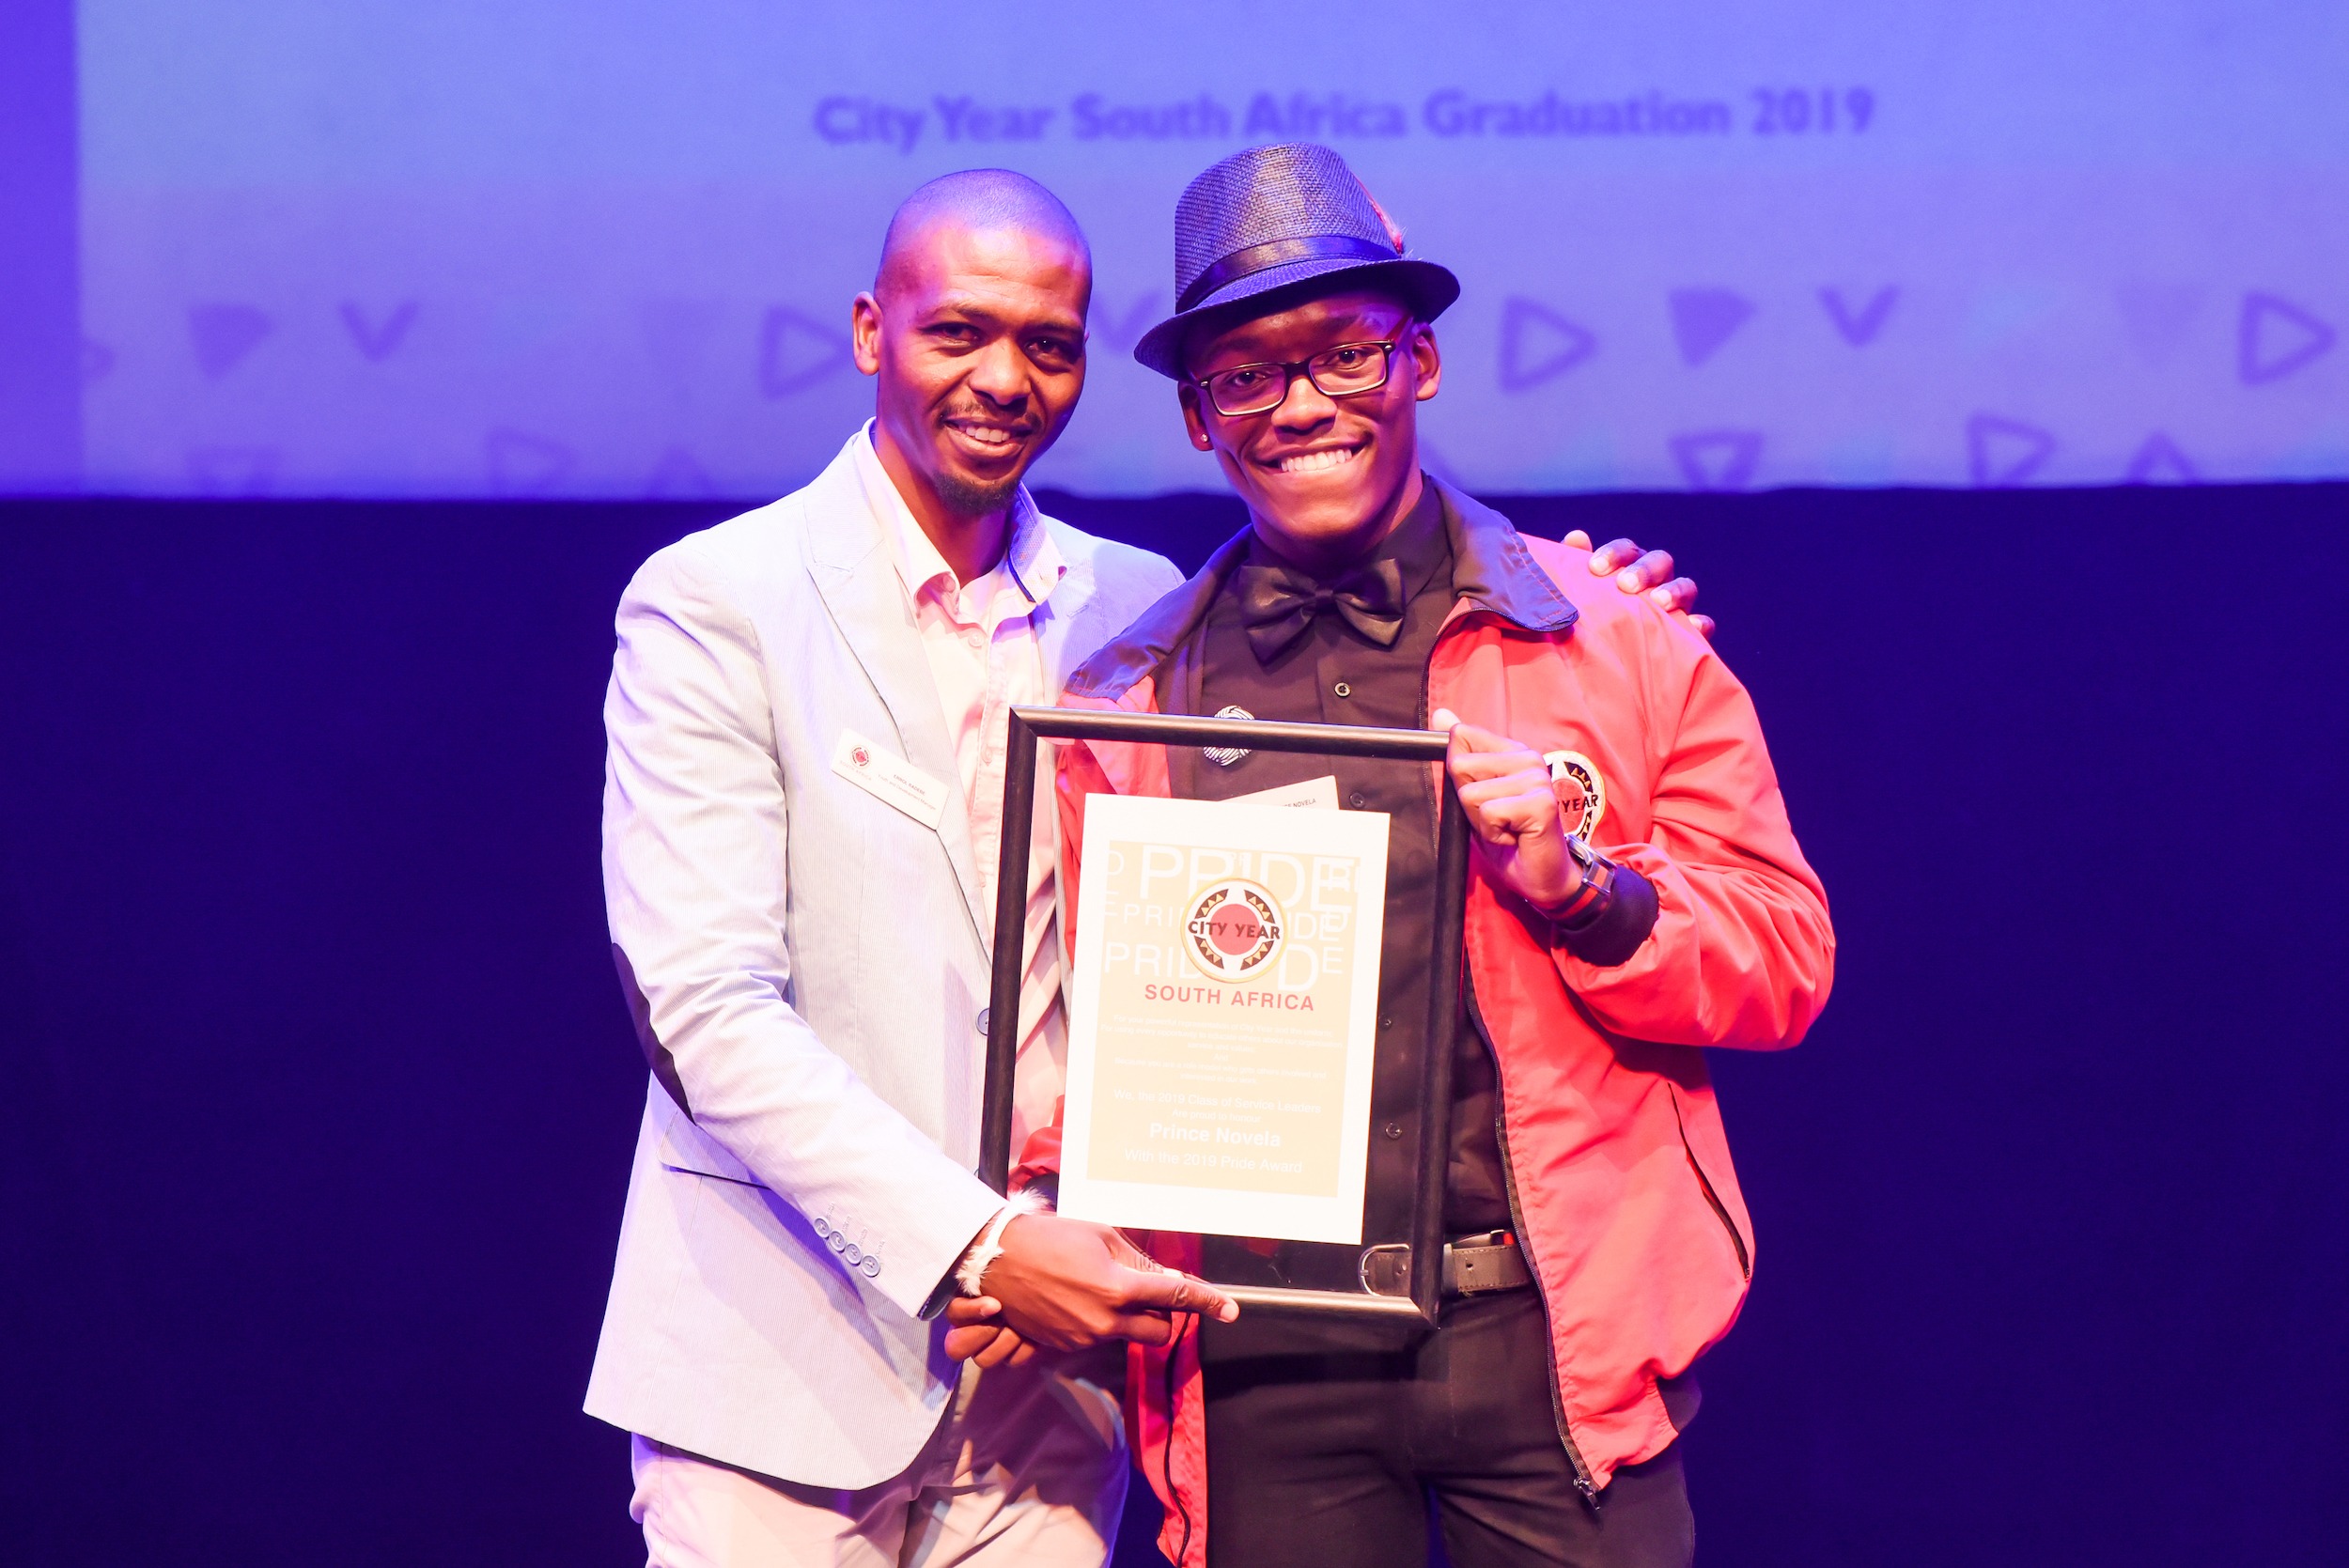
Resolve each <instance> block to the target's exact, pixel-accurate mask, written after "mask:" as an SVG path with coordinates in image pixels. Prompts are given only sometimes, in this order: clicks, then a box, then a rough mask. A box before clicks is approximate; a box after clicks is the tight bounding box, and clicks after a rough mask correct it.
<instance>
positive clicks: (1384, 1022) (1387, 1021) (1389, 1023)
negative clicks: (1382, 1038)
mask: <svg viewBox="0 0 2349 1568" xmlns="http://www.w3.org/2000/svg"><path fill="white" fill-rule="evenodd" d="M1378 1027H1379V1028H1381V1029H1392V1028H1393V1027H1394V1020H1393V1019H1392V1018H1391V1017H1386V1018H1380V1019H1379V1020H1378Z"/></svg>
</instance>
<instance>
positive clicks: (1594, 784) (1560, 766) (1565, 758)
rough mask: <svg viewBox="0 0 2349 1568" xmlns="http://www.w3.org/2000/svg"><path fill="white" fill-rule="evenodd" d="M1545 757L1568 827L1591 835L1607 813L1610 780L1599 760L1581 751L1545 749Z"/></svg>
mask: <svg viewBox="0 0 2349 1568" xmlns="http://www.w3.org/2000/svg"><path fill="white" fill-rule="evenodd" d="M1542 760H1543V761H1544V762H1547V763H1548V764H1549V787H1550V789H1551V790H1552V791H1554V792H1555V793H1556V795H1557V797H1558V815H1560V816H1562V817H1563V818H1564V819H1565V829H1566V831H1567V832H1570V833H1575V834H1578V835H1579V836H1580V837H1582V838H1584V839H1588V838H1589V837H1590V836H1591V834H1592V833H1593V832H1594V831H1596V830H1597V828H1598V819H1599V818H1600V817H1602V816H1605V815H1607V781H1606V780H1604V779H1602V778H1600V777H1599V773H1598V764H1596V763H1595V762H1593V761H1592V760H1591V759H1590V758H1589V757H1586V756H1584V755H1583V754H1582V753H1580V752H1545V753H1542Z"/></svg>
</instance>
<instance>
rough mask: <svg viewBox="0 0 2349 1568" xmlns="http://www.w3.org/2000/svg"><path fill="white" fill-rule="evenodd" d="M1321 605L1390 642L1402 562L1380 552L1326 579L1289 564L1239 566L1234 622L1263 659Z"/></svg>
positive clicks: (1396, 628)
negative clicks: (1318, 579)
mask: <svg viewBox="0 0 2349 1568" xmlns="http://www.w3.org/2000/svg"><path fill="white" fill-rule="evenodd" d="M1325 610H1335V611H1336V612H1337V613H1338V614H1339V615H1340V616H1341V617H1342V618H1343V619H1344V620H1345V622H1346V625H1347V626H1350V627H1352V628H1353V629H1355V630H1356V631H1359V632H1361V634H1362V635H1363V636H1364V637H1367V638H1369V639H1370V640H1371V641H1372V642H1374V643H1376V644H1378V645H1379V646H1380V647H1382V648H1391V647H1392V646H1394V640H1395V638H1396V637H1397V636H1399V635H1400V634H1401V633H1402V630H1403V568H1402V567H1398V566H1396V565H1395V564H1394V563H1393V562H1392V560H1388V559H1385V558H1383V557H1382V558H1380V559H1378V560H1376V561H1372V562H1370V563H1369V564H1367V565H1365V566H1360V567H1355V568H1353V569H1352V570H1351V571H1348V572H1346V573H1344V574H1342V575H1340V576H1338V577H1335V578H1332V579H1331V580H1330V582H1328V583H1326V584H1322V583H1316V582H1315V581H1314V580H1313V579H1312V578H1310V577H1307V576H1306V575H1305V574H1304V573H1303V572H1300V571H1299V570H1297V569H1296V568H1295V567H1286V566H1279V565H1267V564H1265V563H1262V562H1257V561H1250V562H1246V563H1244V564H1243V565H1242V566H1241V567H1240V568H1239V619H1240V625H1242V626H1244V627H1246V628H1247V629H1248V644H1249V646H1251V647H1252V648H1254V649H1255V650H1256V658H1257V659H1258V660H1260V661H1262V662H1264V663H1267V664H1269V663H1270V662H1272V660H1274V659H1275V658H1277V657H1279V655H1280V652H1281V650H1282V649H1283V648H1285V647H1287V646H1288V645H1289V644H1291V643H1294V642H1296V641H1297V640H1298V639H1299V637H1301V636H1303V635H1304V634H1305V629H1306V628H1307V627H1309V626H1311V625H1313V621H1314V617H1315V615H1318V614H1320V613H1322V612H1323V611H1325Z"/></svg>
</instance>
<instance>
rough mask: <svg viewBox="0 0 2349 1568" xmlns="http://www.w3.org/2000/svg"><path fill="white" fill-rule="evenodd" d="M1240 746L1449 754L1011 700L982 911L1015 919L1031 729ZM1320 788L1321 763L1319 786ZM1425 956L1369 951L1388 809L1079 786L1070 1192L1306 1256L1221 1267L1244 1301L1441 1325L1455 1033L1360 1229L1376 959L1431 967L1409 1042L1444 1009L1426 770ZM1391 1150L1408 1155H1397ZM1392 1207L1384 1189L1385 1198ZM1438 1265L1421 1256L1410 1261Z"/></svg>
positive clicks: (1456, 833) (1453, 869) (1002, 1073)
mask: <svg viewBox="0 0 2349 1568" xmlns="http://www.w3.org/2000/svg"><path fill="white" fill-rule="evenodd" d="M1042 739H1054V740H1068V739H1081V740H1095V739H1098V740H1107V741H1118V742H1125V743H1129V744H1135V743H1138V744H1146V745H1160V746H1184V747H1202V748H1205V747H1237V748H1246V749H1251V750H1255V751H1269V752H1297V753H1312V754H1317V755H1325V756H1354V757H1368V758H1380V759H1388V760H1392V761H1396V762H1401V763H1412V764H1419V765H1425V764H1428V763H1440V762H1441V761H1442V759H1443V756H1444V753H1445V750H1446V747H1447V745H1448V737H1446V736H1444V735H1443V734H1442V733H1440V732H1437V731H1427V730H1389V729H1368V728H1358V727H1352V726H1344V725H1328V724H1289V723H1268V722H1259V721H1256V720H1251V719H1194V718H1188V717H1182V716H1176V715H1158V714H1129V713H1111V712H1100V711H1096V710H1089V709H1074V708H1056V707H1016V708H1014V709H1013V710H1012V714H1011V719H1010V736H1009V742H1010V748H1009V754H1008V756H1007V758H1006V777H1005V782H1004V791H1003V862H1002V872H1001V880H1000V881H999V883H998V908H997V910H996V923H997V924H996V929H997V930H999V931H1017V930H1019V928H1020V925H1021V924H1022V922H1023V912H1024V910H1025V908H1026V903H1027V895H1028V890H1027V885H1026V869H1027V865H1028V856H1029V848H1030V836H1031V831H1032V826H1033V823H1034V794H1035V771H1036V757H1037V752H1038V746H1037V742H1038V741H1039V740H1042ZM1323 782H1324V783H1326V782H1327V781H1323ZM1439 796H1440V809H1439V818H1438V842H1437V846H1436V897H1437V903H1436V908H1435V911H1434V919H1433V921H1432V923H1431V925H1430V927H1429V929H1430V933H1431V938H1432V940H1431V951H1430V952H1428V953H1426V954H1424V955H1417V954H1414V955H1384V956H1388V957H1391V958H1393V959H1395V960H1398V961H1404V962H1424V963H1426V964H1428V965H1429V970H1428V981H1429V984H1428V986H1427V998H1428V1014H1429V1017H1428V1029H1427V1031H1426V1033H1425V1035H1424V1039H1425V1041H1428V1042H1441V1041H1445V1040H1447V1039H1449V1037H1450V1030H1451V1027H1452V1024H1453V1020H1454V1019H1455V1016H1456V1013H1457V1010H1458V1008H1459V1006H1460V992H1459V981H1460V939H1461V908H1462V896H1463V889H1464V887H1465V883H1466V873H1467V865H1468V827H1467V820H1466V818H1465V817H1464V816H1463V815H1462V814H1461V811H1460V806H1459V802H1458V800H1456V799H1455V797H1454V795H1453V792H1452V791H1451V789H1450V788H1449V787H1445V788H1442V789H1441V790H1440V791H1439ZM1313 797H1314V791H1313V790H1312V789H1311V788H1310V787H1307V788H1302V789H1298V788H1292V789H1289V790H1283V791H1276V792H1273V794H1272V797H1271V798H1269V799H1267V798H1259V799H1255V800H1220V801H1209V800H1166V799H1159V798H1154V797H1149V798H1146V797H1138V796H1119V795H1095V796H1092V797H1090V798H1089V799H1088V800H1087V801H1086V808H1085V810H1086V815H1085V855H1084V862H1083V867H1082V872H1081V886H1080V887H1078V888H1076V889H1074V890H1071V891H1072V892H1073V893H1075V908H1076V911H1077V928H1076V939H1075V943H1074V950H1075V951H1074V955H1073V959H1072V967H1071V970H1070V974H1069V981H1070V983H1069V986H1068V987H1067V995H1068V1002H1069V1036H1068V1039H1069V1044H1068V1084H1067V1093H1066V1101H1065V1109H1064V1112H1063V1117H1062V1149H1061V1188H1060V1206H1061V1211H1062V1212H1063V1213H1065V1214H1068V1215H1070V1216H1072V1217H1076V1218H1081V1219H1097V1220H1100V1221H1102V1222H1104V1223H1107V1224H1114V1225H1120V1226H1126V1227H1131V1228H1135V1229H1146V1230H1155V1231H1174V1232H1186V1233H1192V1234H1200V1235H1202V1236H1203V1237H1207V1238H1234V1245H1236V1246H1237V1247H1238V1248H1239V1249H1242V1251H1239V1252H1234V1250H1233V1246H1222V1247H1221V1249H1220V1250H1221V1251H1223V1252H1226V1253H1232V1254H1233V1255H1235V1256H1240V1257H1242V1258H1243V1260H1244V1261H1245V1260H1246V1259H1247V1258H1248V1257H1249V1256H1250V1255H1253V1256H1255V1257H1263V1258H1272V1257H1274V1256H1276V1255H1281V1254H1283V1253H1297V1254H1299V1255H1307V1256H1309V1257H1310V1260H1311V1261H1310V1265H1309V1266H1304V1267H1299V1268H1291V1269H1287V1270H1283V1269H1279V1268H1271V1267H1268V1268H1267V1269H1265V1270H1263V1271H1262V1272H1263V1273H1264V1274H1265V1275H1266V1276H1267V1278H1268V1280H1269V1281H1271V1282H1263V1281H1257V1282H1247V1281H1239V1280H1227V1279H1223V1278H1219V1277H1218V1276H1217V1275H1216V1274H1215V1273H1212V1272H1209V1273H1208V1274H1207V1277H1208V1278H1210V1279H1213V1280H1215V1282H1216V1283H1217V1284H1218V1285H1219V1287H1220V1288H1222V1289H1224V1290H1225V1291H1227V1292H1228V1293H1229V1294H1231V1295H1232V1296H1235V1297H1237V1299H1238V1300H1239V1301H1240V1302H1241V1303H1242V1304H1243V1305H1246V1306H1251V1307H1255V1308H1260V1309H1261V1308H1273V1309H1279V1310H1283V1311H1296V1312H1311V1313H1320V1314H1334V1315H1340V1316H1354V1317H1372V1318H1382V1319H1396V1318H1401V1319H1408V1320H1413V1321H1425V1322H1429V1323H1432V1322H1434V1321H1435V1318H1436V1312H1437V1306H1438V1302H1439V1295H1440V1290H1441V1279H1440V1275H1441V1259H1442V1253H1443V1206H1444V1178H1445V1172H1446V1167H1447V1164H1448V1160H1449V1157H1450V1144H1451V1140H1450V1121H1451V1115H1450V1112H1451V1105H1452V1081H1451V1079H1452V1053H1451V1051H1450V1050H1449V1049H1444V1048H1432V1047H1430V1048H1423V1049H1422V1050H1421V1051H1420V1052H1419V1061H1418V1062H1417V1063H1415V1066H1416V1071H1417V1076H1418V1079H1419V1081H1418V1085H1417V1091H1418V1092H1417V1095H1416V1100H1417V1104H1418V1108H1419V1115H1418V1118H1417V1120H1418V1126H1419V1129H1420V1143H1419V1150H1418V1159H1417V1161H1416V1165H1415V1167H1414V1168H1413V1172H1412V1183H1411V1185H1412V1190H1411V1192H1410V1194H1409V1200H1408V1209H1407V1211H1406V1212H1405V1214H1404V1216H1403V1219H1402V1220H1401V1222H1400V1223H1399V1224H1397V1225H1394V1226H1393V1227H1392V1228H1391V1229H1390V1230H1389V1231H1388V1232H1387V1233H1386V1234H1366V1232H1365V1227H1364V1188H1363V1184H1364V1172H1365V1169H1366V1165H1367V1163H1368V1161H1367V1153H1368V1150H1367V1145H1368V1143H1369V1140H1370V1130H1371V1129H1370V1107H1371V1093H1372V1091H1371V1079H1372V1072H1373V1055H1374V1052H1373V1043H1374V1033H1375V1025H1376V1022H1377V1020H1376V1017H1375V1015H1376V1013H1377V1005H1378V1001H1377V998H1378V981H1379V968H1380V964H1381V962H1382V955H1383V945H1384V944H1383V943H1382V937H1383V936H1384V931H1383V921H1384V916H1385V910H1386V889H1387V851H1388V834H1389V820H1388V818H1387V816H1386V815H1384V814H1383V813H1377V812H1361V811H1336V810H1299V809H1297V808H1299V807H1300V806H1313V805H1322V804H1326V805H1332V806H1333V805H1334V804H1335V800H1334V795H1333V794H1332V795H1330V798H1329V799H1327V800H1317V799H1315V798H1313ZM1020 960H1021V955H1020V954H1019V951H1018V949H1017V946H1016V944H999V946H998V949H997V952H996V955H995V965H994V974H993V994H992V996H991V998H990V1002H989V1006H990V1018H989V1027H988V1058H987V1081H986V1097H985V1109H984V1111H983V1115H982V1122H981V1141H980V1149H981V1161H980V1174H981V1176H982V1177H983V1178H984V1179H986V1180H987V1181H988V1183H989V1184H990V1185H992V1186H993V1187H995V1188H996V1189H997V1190H999V1191H1000V1190H1002V1189H1003V1187H1004V1184H1005V1182H1006V1180H1007V1178H1008V1174H1009V1172H1010V1167H1011V1148H1010V1141H1011V1107H1012V1087H1013V1076H1014V1071H1015V1067H1016V1053H1017V1049H1018V1042H1019V980H1020ZM1397 1152H1398V1153H1399V1152H1400V1151H1397ZM1387 1207H1389V1208H1392V1205H1391V1204H1390V1205H1387ZM1422 1259H1424V1260H1428V1264H1429V1266H1425V1267H1422V1266H1418V1260H1422Z"/></svg>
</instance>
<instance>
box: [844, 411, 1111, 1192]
mask: <svg viewBox="0 0 2349 1568" xmlns="http://www.w3.org/2000/svg"><path fill="white" fill-rule="evenodd" d="M856 450H857V462H858V465H859V466H860V468H862V469H863V470H864V473H863V480H864V488H865V491H866V493H867V494H869V495H871V496H874V497H875V498H877V500H878V501H879V503H880V504H879V510H880V512H881V514H882V519H883V522H884V527H885V531H886V532H887V534H888V536H889V538H890V541H891V544H892V546H893V547H894V553H895V556H896V564H897V575H898V577H899V579H900V581H902V582H904V584H905V588H906V596H907V600H908V603H909V605H910V609H911V611H912V614H913V624H914V628H915V629H916V630H917V631H918V632H919V633H920V634H921V639H922V651H923V653H924V654H925V655H926V657H927V659H928V660H929V667H930V675H931V677H932V679H933V680H934V681H935V682H936V684H937V687H938V704H939V708H940V710H941V713H942V714H943V715H944V717H945V721H946V734H947V736H948V737H949V738H950V739H951V740H952V741H953V742H954V748H955V761H956V764H957V771H958V772H959V774H960V778H959V779H958V780H957V782H958V783H959V784H960V785H961V786H962V792H963V797H964V802H965V804H966V805H967V806H968V807H969V810H970V814H971V854H972V860H973V861H974V862H977V863H976V870H977V872H978V876H979V884H980V887H981V889H982V890H983V897H984V904H985V908H986V911H987V918H988V919H989V920H992V919H993V918H994V911H995V883H996V880H997V875H998V869H999V866H1000V864H1001V862H1002V858H1003V768H1004V762H1005V760H1006V751H1005V733H1006V729H1007V725H1008V720H1007V714H1008V710H1009V709H1010V708H1011V707H1012V706H1014V705H1016V704H1039V703H1052V702H1056V701H1058V700H1059V693H1058V692H1057V691H1053V690H1052V684H1051V676H1050V673H1049V672H1048V671H1047V670H1046V668H1045V663H1044V649H1043V645H1042V644H1041V643H1040V641H1039V640H1038V637H1037V628H1036V613H1037V612H1038V611H1039V610H1040V609H1041V608H1042V607H1043V605H1044V602H1045V600H1046V599H1047V598H1050V595H1051V592H1052V589H1053V588H1054V587H1055V586H1056V585H1057V584H1058V583H1059V582H1060V580H1061V579H1062V578H1063V577H1065V576H1066V575H1067V571H1068V567H1067V565H1066V563H1065V562H1064V561H1063V560H1062V559H1061V554H1060V550H1059V547H1058V546H1056V545H1054V544H1053V542H1052V536H1051V532H1050V530H1049V529H1047V528H1046V527H1045V526H1044V524H1043V520H1042V519H1041V518H1040V517H1039V516H1038V514H1037V512H1036V509H1035V503H1034V502H1033V501H1031V500H1030V499H1029V498H1028V492H1027V490H1026V489H1021V490H1019V493H1018V495H1017V496H1016V497H1015V498H1014V500H1013V502H1012V508H1011V518H1010V520H1009V525H1008V527H1007V528H1006V530H1005V535H1006V538H1007V546H1006V548H1005V550H1004V551H1003V559H1002V560H1001V561H999V562H997V563H996V565H995V567H994V568H993V569H992V570H990V571H988V572H986V573H985V574H983V575H981V576H979V577H977V578H974V579H973V580H972V581H971V582H960V581H958V580H957V578H956V576H955V573H954V568H953V567H949V566H947V564H946V560H945V557H944V556H942V555H941V554H940V553H939V551H938V547H937V546H936V545H934V544H932V543H931V542H930V537H929V536H928V535H927V534H925V533H924V532H923V531H922V525H921V523H920V521H918V520H916V519H915V517H914V515H913V512H912V509H911V508H910V507H909V506H907V505H906V504H905V499H904V497H903V496H901V495H899V494H898V492H897V488H896V485H895V484H894V482H893V481H892V480H891V479H890V477H889V473H888V470H886V469H884V468H882V467H881V462H880V457H879V453H877V452H875V451H874V449H873V442H872V427H871V426H869V425H868V426H866V427H865V435H864V439H863V441H861V442H858V443H857V449H856ZM1045 776H1046V778H1047V779H1049V778H1050V774H1049V772H1048V773H1046V775H1045ZM1056 829H1057V822H1056V819H1055V817H1054V815H1053V812H1052V792H1051V790H1050V789H1049V788H1039V789H1038V790H1037V791H1036V810H1035V820H1034V827H1033V829H1032V830H1031V831H1032V836H1031V838H1030V840H1029V845H1030V847H1029V851H1028V910H1027V928H1026V930H1025V931H1024V932H1022V933H1021V942H1020V951H1021V955H1022V957H1023V960H1024V966H1023V970H1022V973H1021V979H1020V987H1019V1083H1018V1088H1017V1090H1016V1092H1015V1096H1014V1108H1013V1112H1012V1133H1011V1146H1012V1148H1013V1149H1014V1150H1018V1149H1019V1148H1021V1147H1023V1146H1024V1145H1025V1144H1026V1142H1027V1138H1028V1134H1029V1133H1030V1132H1031V1131H1033V1130H1034V1129H1035V1128H1037V1127H1041V1126H1049V1125H1050V1123H1051V1121H1052V1117H1053V1113H1054V1110H1055V1108H1056V1105H1057V1103H1058V1101H1059V1098H1060V1094H1061V1085H1062V1082H1063V1080H1064V1078H1065V1074H1066V1062H1067V1031H1066V1023H1065V1021H1064V1019H1063V1017H1062V1015H1061V1006H1060V942H1059V940H1058V936H1057V924H1058V906H1059V899H1058V895H1057V891H1056V887H1055V882H1054V868H1055V862H1056V859H1057V857H1056V856H1055V854H1054V851H1053V846H1054V844H1055V831H1056ZM978 1049H979V1051H980V1053H981V1055H982V1057H983V1056H984V1052H985V1042H983V1041H982V1042H980V1044H979V1047H978ZM972 1081H974V1082H975V1081H978V1079H977V1078H976V1077H974V1078H973V1079H972Z"/></svg>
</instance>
